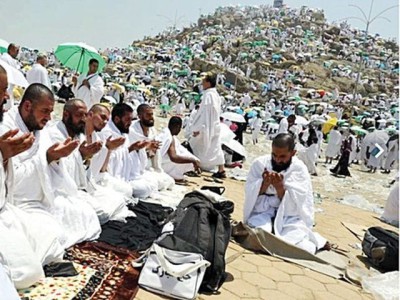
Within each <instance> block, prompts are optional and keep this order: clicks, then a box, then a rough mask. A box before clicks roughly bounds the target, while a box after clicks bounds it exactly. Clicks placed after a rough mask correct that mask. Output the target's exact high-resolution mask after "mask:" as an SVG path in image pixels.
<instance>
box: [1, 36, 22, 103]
mask: <svg viewBox="0 0 400 300" xmlns="http://www.w3.org/2000/svg"><path fill="white" fill-rule="evenodd" d="M19 49H20V47H19V46H18V45H16V44H14V43H11V44H10V45H8V48H7V52H5V53H3V55H2V56H1V57H0V59H1V60H2V61H4V62H6V63H7V64H8V65H9V66H11V67H13V68H15V69H17V70H20V69H21V65H20V63H19V61H18V60H17V57H18V54H19ZM13 90H14V84H9V86H8V90H7V93H8V99H7V103H6V104H5V105H4V110H6V111H7V110H9V109H10V108H12V107H13V105H14V95H13Z"/></svg>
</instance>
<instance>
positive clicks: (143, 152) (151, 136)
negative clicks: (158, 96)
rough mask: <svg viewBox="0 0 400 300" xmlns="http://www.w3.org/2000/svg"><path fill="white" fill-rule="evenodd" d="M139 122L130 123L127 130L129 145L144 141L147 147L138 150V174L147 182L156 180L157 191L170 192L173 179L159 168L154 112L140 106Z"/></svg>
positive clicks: (142, 105) (159, 156)
mask: <svg viewBox="0 0 400 300" xmlns="http://www.w3.org/2000/svg"><path fill="white" fill-rule="evenodd" d="M137 114H138V117H139V120H136V121H134V122H132V125H131V128H130V129H129V140H130V142H131V143H134V142H137V141H146V142H147V143H148V146H147V147H146V148H143V149H140V150H138V151H137V152H138V155H139V159H140V164H139V166H140V168H139V172H140V174H141V176H143V177H145V178H147V180H149V181H154V180H156V182H157V185H158V190H159V191H161V190H170V189H172V187H173V186H174V183H175V181H174V179H173V178H172V177H171V176H169V175H168V174H167V173H165V172H164V171H163V169H162V167H161V155H160V151H159V148H160V146H161V143H160V141H159V139H158V138H157V132H156V130H155V128H154V112H153V109H152V108H151V107H150V106H149V105H148V104H141V105H139V106H138V108H137Z"/></svg>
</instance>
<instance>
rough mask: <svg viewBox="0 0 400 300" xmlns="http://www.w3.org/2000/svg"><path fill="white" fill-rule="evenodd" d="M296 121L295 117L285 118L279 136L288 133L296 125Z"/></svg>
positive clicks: (280, 125)
mask: <svg viewBox="0 0 400 300" xmlns="http://www.w3.org/2000/svg"><path fill="white" fill-rule="evenodd" d="M295 121H296V116H295V115H290V116H288V117H287V118H285V117H283V118H282V119H281V121H280V122H279V128H278V134H279V133H288V132H289V129H290V127H291V126H293V125H294V123H295Z"/></svg>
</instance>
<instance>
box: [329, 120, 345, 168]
mask: <svg viewBox="0 0 400 300" xmlns="http://www.w3.org/2000/svg"><path fill="white" fill-rule="evenodd" d="M341 145H342V134H341V133H340V132H339V130H338V127H337V126H335V127H334V128H333V129H332V130H331V131H330V132H329V141H328V146H327V147H326V150H325V157H326V158H325V163H326V164H328V163H329V164H331V163H332V160H333V159H334V158H335V157H336V156H338V155H339V153H340V146H341Z"/></svg>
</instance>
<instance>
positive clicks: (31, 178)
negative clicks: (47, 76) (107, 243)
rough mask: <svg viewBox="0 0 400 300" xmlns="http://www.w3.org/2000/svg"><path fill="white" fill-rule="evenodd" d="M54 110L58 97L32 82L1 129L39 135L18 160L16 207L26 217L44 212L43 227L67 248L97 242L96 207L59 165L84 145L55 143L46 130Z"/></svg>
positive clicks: (9, 113) (98, 225)
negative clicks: (79, 193)
mask: <svg viewBox="0 0 400 300" xmlns="http://www.w3.org/2000/svg"><path fill="white" fill-rule="evenodd" d="M53 108H54V96H53V93H52V92H51V91H50V90H49V89H48V88H47V87H46V86H44V85H42V84H39V83H35V84H32V85H30V86H29V87H28V88H27V89H26V91H25V94H24V96H23V98H22V101H21V104H20V105H19V107H18V108H14V109H12V110H11V111H9V112H7V114H6V115H5V118H4V122H3V124H2V126H1V127H0V129H1V131H2V132H4V131H8V130H10V129H19V131H20V134H21V135H22V134H25V133H28V134H29V133H31V134H33V135H34V137H35V141H34V144H33V146H32V147H31V148H30V149H28V150H27V151H25V152H22V153H20V154H19V155H17V156H15V157H14V159H13V171H14V176H15V184H14V185H15V188H14V190H13V203H14V204H15V205H16V206H17V207H19V208H21V209H22V210H23V211H25V212H27V213H30V214H40V215H41V218H42V222H43V224H46V225H47V228H48V229H52V230H53V231H55V232H56V233H57V234H59V235H60V236H61V237H60V239H61V240H62V245H63V247H64V248H67V247H70V246H72V245H74V244H75V243H79V242H83V241H86V240H92V239H96V238H97V237H98V236H99V235H100V224H99V220H98V218H97V216H96V212H95V211H94V210H93V208H92V207H91V206H89V205H88V204H86V203H85V202H82V201H80V200H79V199H78V197H77V193H76V192H77V191H76V188H74V183H73V182H71V180H68V176H66V173H65V172H66V170H65V169H64V167H63V165H62V164H59V160H60V159H61V158H62V157H66V156H68V155H69V154H70V153H72V151H73V150H74V149H75V148H76V147H78V145H79V141H72V140H71V139H70V138H68V139H66V140H65V141H64V142H63V143H56V144H53V145H52V144H51V141H50V138H49V136H48V134H47V132H46V131H44V130H42V129H43V128H44V127H45V126H46V124H47V122H48V121H49V120H50V118H51V113H52V111H53ZM26 187H29V189H27V188H26ZM60 225H61V229H62V232H61V233H59V232H58V231H59V230H58V228H59V227H60Z"/></svg>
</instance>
